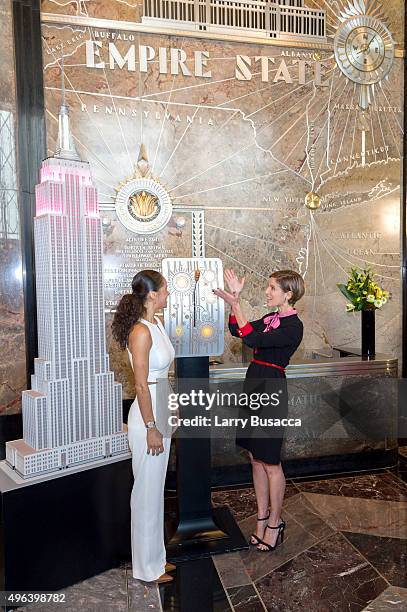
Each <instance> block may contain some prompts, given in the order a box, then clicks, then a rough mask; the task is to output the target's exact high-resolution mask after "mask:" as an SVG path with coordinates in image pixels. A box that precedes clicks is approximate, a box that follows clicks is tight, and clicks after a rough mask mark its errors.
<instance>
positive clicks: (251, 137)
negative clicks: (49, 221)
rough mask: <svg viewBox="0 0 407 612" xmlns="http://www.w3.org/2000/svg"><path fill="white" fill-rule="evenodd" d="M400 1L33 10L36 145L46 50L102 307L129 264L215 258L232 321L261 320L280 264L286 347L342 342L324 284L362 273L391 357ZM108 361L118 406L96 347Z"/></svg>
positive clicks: (345, 324) (338, 313) (336, 307)
mask: <svg viewBox="0 0 407 612" xmlns="http://www.w3.org/2000/svg"><path fill="white" fill-rule="evenodd" d="M403 5H404V3H403V2H401V1H398V0H394V1H391V2H386V3H383V8H382V9H380V6H379V5H378V4H377V3H376V2H375V1H371V2H363V1H362V0H361V1H359V2H356V1H355V2H352V1H350V2H348V1H346V2H345V1H342V0H340V1H338V2H335V3H330V2H324V1H323V0H321V1H319V2H316V1H315V2H314V1H312V0H305V1H302V0H297V1H296V2H280V4H279V3H277V2H244V3H243V2H240V1H238V0H236V1H233V2H232V1H231V2H228V3H225V2H224V1H223V0H211V1H209V0H208V1H206V0H197V1H193V0H188V1H187V0H185V1H180V2H172V1H171V0H157V1H154V2H153V1H149V0H146V1H145V2H144V3H143V2H136V1H133V2H132V1H131V0H130V1H129V2H126V3H124V2H121V1H119V0H117V1H116V0H113V1H109V2H107V1H106V2H105V1H98V2H96V1H94V0H89V1H83V2H80V1H75V2H74V1H72V2H67V3H60V2H54V1H53V0H46V1H44V2H43V3H42V34H43V60H44V80H45V100H46V112H47V135H48V146H49V152H50V153H53V152H54V149H55V139H56V134H57V113H58V107H59V104H60V99H61V58H62V56H63V58H64V67H65V95H66V99H67V102H68V103H69V105H70V108H71V122H72V131H73V134H74V137H75V141H76V145H77V148H78V150H79V151H80V154H81V157H82V158H83V159H87V160H88V161H89V162H90V164H91V168H92V172H93V175H94V178H95V182H96V185H97V188H98V191H99V197H100V210H101V215H102V218H103V227H104V244H105V254H104V272H105V300H106V301H105V306H106V310H107V311H108V312H110V311H113V310H114V308H115V305H116V304H117V301H118V299H119V298H120V295H121V294H122V293H124V292H126V291H127V290H129V287H130V281H131V278H132V276H133V275H134V274H135V272H136V271H137V270H139V269H141V268H144V267H154V268H157V269H160V267H161V260H162V259H163V258H165V257H191V256H200V257H203V256H205V257H220V258H221V259H222V261H223V265H224V267H233V268H235V269H236V270H237V271H238V272H239V274H245V276H246V279H247V281H246V289H245V293H244V306H245V312H247V314H248V316H249V318H258V316H260V314H261V313H262V312H263V311H264V306H263V304H264V301H265V300H264V289H265V286H266V284H267V279H268V276H269V274H270V273H271V272H272V271H273V270H276V269H279V268H280V269H281V268H292V269H295V270H297V271H298V272H300V273H301V274H302V275H303V277H304V279H305V282H306V295H305V297H304V298H303V299H302V300H301V302H299V304H298V310H299V313H300V316H301V318H302V319H303V321H304V324H305V337H304V341H303V348H304V349H305V350H310V349H316V348H318V349H321V348H324V349H327V350H329V348H330V347H332V346H338V345H342V346H346V347H358V346H359V345H360V320H359V317H358V316H357V315H355V316H354V315H352V314H346V312H345V303H344V299H343V297H342V296H341V295H340V293H339V291H338V289H337V287H336V283H338V282H343V281H344V279H345V278H346V275H347V272H348V270H349V268H350V266H352V265H359V266H362V267H363V266H365V265H370V266H372V267H373V268H374V270H375V272H376V273H377V274H378V277H377V278H378V280H379V281H380V282H381V283H382V284H383V285H384V287H385V288H387V289H389V290H390V291H391V292H392V299H391V301H390V302H389V304H387V305H386V306H385V308H384V309H383V311H380V312H378V315H377V348H378V350H379V351H383V352H387V353H388V352H390V353H394V354H396V355H399V354H400V338H401V317H400V229H399V219H400V172H401V159H400V157H401V151H402V125H403V111H402V86H403V82H402V79H403V60H402V54H403V48H404V41H403V34H402V33H403V23H402V19H401V17H400V16H401V15H403V14H404V6H403ZM345 22H346V23H345ZM345 26H346V27H348V30H349V32H350V34H349V32H348V33H346V31H345V29H344V28H345ZM137 162H139V163H137ZM140 163H141V166H140ZM140 167H142V170H140ZM140 172H141V175H140ZM143 173H144V174H143ZM146 176H148V177H149V178H148V180H149V181H150V183H145V185H146V186H145V190H146V191H145V192H143V190H142V189H141V187H140V189H139V190H138V191H137V190H134V191H133V192H131V189H132V185H133V183H132V181H135V180H136V179H137V180H141V178H142V177H146ZM143 180H144V179H143ZM145 180H147V179H145ZM134 184H135V183H134ZM143 184H144V183H143ZM137 185H140V184H139V183H137ZM150 188H151V189H150ZM149 189H150V191H149ZM130 192H131V193H130ZM123 194H125V195H126V197H127V200H126V202H127V203H128V204H126V205H125V206H123V197H124V196H123ZM143 194H144V195H143ZM167 213H168V214H167ZM110 320H111V314H110V315H108V316H107V325H108V330H109V328H110V325H109V323H110ZM110 353H111V357H112V366H113V368H114V369H115V370H116V373H117V376H118V379H119V380H120V381H121V382H123V383H124V384H125V385H127V386H126V394H127V396H129V397H130V396H131V395H132V389H131V385H130V384H129V383H128V382H127V379H128V374H129V370H128V366H127V364H126V360H125V358H123V356H122V355H121V354H120V352H119V351H118V350H117V348H116V347H115V346H114V345H113V343H112V342H111V341H110ZM222 359H223V360H224V361H225V362H226V361H232V362H233V361H235V362H236V361H239V360H241V349H240V344H239V342H238V341H236V340H232V339H231V338H229V337H227V339H226V347H225V352H224V354H223V356H222Z"/></svg>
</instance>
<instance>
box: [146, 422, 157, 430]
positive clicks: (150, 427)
mask: <svg viewBox="0 0 407 612" xmlns="http://www.w3.org/2000/svg"><path fill="white" fill-rule="evenodd" d="M156 427H157V426H156V424H155V421H148V422H147V423H146V429H155V428H156Z"/></svg>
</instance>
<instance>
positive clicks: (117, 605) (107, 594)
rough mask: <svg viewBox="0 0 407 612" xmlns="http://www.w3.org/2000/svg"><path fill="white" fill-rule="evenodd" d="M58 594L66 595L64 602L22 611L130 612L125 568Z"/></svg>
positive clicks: (21, 609) (28, 607)
mask: <svg viewBox="0 0 407 612" xmlns="http://www.w3.org/2000/svg"><path fill="white" fill-rule="evenodd" d="M59 593H60V594H64V595H65V602H63V603H62V602H61V603H58V604H55V603H49V604H40V605H35V606H34V605H33V606H26V607H24V608H19V611H21V612H26V611H28V610H29V611H30V612H31V611H32V612H34V611H35V612H55V611H56V610H61V612H62V611H63V612H77V611H78V610H81V612H82V611H83V612H98V611H99V612H100V610H115V611H116V610H117V612H127V610H128V599H127V583H126V568H125V566H124V565H123V566H121V567H119V568H114V569H111V570H108V571H106V572H103V573H102V574H99V575H98V576H93V577H92V578H88V579H87V580H83V581H82V582H78V583H77V584H74V585H73V586H70V587H67V588H65V589H62V590H61V591H59Z"/></svg>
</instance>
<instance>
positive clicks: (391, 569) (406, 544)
mask: <svg viewBox="0 0 407 612" xmlns="http://www.w3.org/2000/svg"><path fill="white" fill-rule="evenodd" d="M344 535H345V537H346V538H347V539H348V540H349V541H350V542H351V543H352V544H353V546H354V547H355V548H357V549H358V550H359V551H360V552H361V553H362V555H363V556H364V557H366V559H367V560H368V561H369V562H370V563H371V564H372V565H373V567H374V568H375V569H377V571H378V572H379V573H380V574H381V575H382V576H383V577H384V578H386V580H388V581H389V582H390V584H391V585H393V586H399V587H407V540H400V539H399V538H383V537H379V536H374V535H367V534H365V533H349V532H346V533H345V534H344Z"/></svg>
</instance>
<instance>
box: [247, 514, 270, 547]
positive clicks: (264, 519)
mask: <svg viewBox="0 0 407 612" xmlns="http://www.w3.org/2000/svg"><path fill="white" fill-rule="evenodd" d="M269 518H270V512H269V513H268V515H267V516H266V517H264V518H258V519H257V521H268V520H269ZM266 526H267V525H266ZM264 531H266V530H264ZM263 537H264V534H263ZM252 538H255V540H257V542H252ZM260 542H263V540H261V539H260V538H259V536H256V534H255V533H252V535H251V536H250V539H249V545H250V546H258V545H259V544H260Z"/></svg>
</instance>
